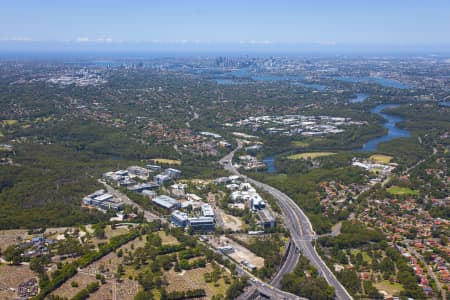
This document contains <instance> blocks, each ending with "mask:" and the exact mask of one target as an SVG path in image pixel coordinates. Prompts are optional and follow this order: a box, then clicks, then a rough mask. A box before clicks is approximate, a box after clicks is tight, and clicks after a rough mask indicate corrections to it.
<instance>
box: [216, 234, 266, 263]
mask: <svg viewBox="0 0 450 300" xmlns="http://www.w3.org/2000/svg"><path fill="white" fill-rule="evenodd" d="M209 241H210V243H211V244H212V245H213V247H215V248H218V247H223V246H231V247H233V248H234V252H233V253H230V254H228V255H229V256H230V257H231V258H233V259H234V260H235V261H237V262H238V263H240V262H241V261H244V260H246V261H248V262H250V263H251V264H253V265H254V266H256V267H257V268H258V269H259V268H262V267H264V258H262V257H259V256H257V255H256V254H255V253H253V252H251V251H250V250H248V249H247V248H245V247H244V246H241V245H240V244H238V243H236V242H235V241H233V240H231V239H229V238H227V237H225V236H221V237H219V238H216V237H213V238H211V239H210V240H209Z"/></svg>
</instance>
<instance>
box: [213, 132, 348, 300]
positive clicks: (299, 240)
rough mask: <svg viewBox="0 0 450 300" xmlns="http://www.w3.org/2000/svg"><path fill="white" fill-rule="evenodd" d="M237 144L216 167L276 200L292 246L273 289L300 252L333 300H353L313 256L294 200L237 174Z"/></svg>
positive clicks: (310, 234)
mask: <svg viewBox="0 0 450 300" xmlns="http://www.w3.org/2000/svg"><path fill="white" fill-rule="evenodd" d="M237 143H238V145H237V147H236V148H235V149H234V150H233V151H231V152H230V153H228V154H227V155H226V156H224V157H223V158H222V159H221V160H220V163H221V164H222V165H223V167H224V168H225V169H226V170H228V171H229V172H231V173H232V174H235V175H240V176H242V177H244V178H245V179H246V180H247V181H248V182H250V183H251V184H253V185H254V186H255V187H257V188H259V189H261V190H264V191H265V192H267V193H269V194H271V195H272V196H273V197H274V198H275V199H276V200H278V203H279V205H280V207H281V209H282V212H283V214H284V216H285V219H284V220H285V223H286V226H287V227H288V228H289V231H290V234H291V242H292V243H293V245H291V246H290V247H289V248H288V251H289V252H288V253H287V256H286V259H285V260H284V263H283V265H282V266H281V267H280V269H279V271H278V272H277V274H276V275H275V277H274V278H273V280H272V283H273V285H275V286H279V283H280V280H281V278H282V276H283V275H284V274H286V273H289V272H292V270H293V269H294V268H295V265H296V264H297V261H298V257H299V255H300V252H301V255H304V256H305V257H306V258H307V259H308V260H309V262H310V263H311V264H312V265H313V266H314V267H316V268H317V271H318V272H319V275H320V276H322V277H324V278H325V280H326V281H327V282H328V284H330V285H331V286H333V287H334V289H335V293H336V298H337V299H342V300H352V299H353V298H352V297H351V296H350V294H349V293H348V292H347V290H346V289H345V288H344V286H343V285H342V284H341V283H340V282H339V281H338V280H337V279H336V277H335V276H334V274H333V272H331V270H330V269H329V268H328V266H327V265H326V264H325V262H324V261H323V260H322V258H321V257H320V256H319V254H318V253H317V251H316V248H315V247H314V246H313V243H312V241H313V240H315V239H316V238H317V235H316V233H315V232H314V229H313V227H312V224H311V222H310V220H309V218H308V217H307V216H306V214H305V213H304V212H303V211H302V210H301V209H300V207H298V206H297V204H296V203H295V202H294V200H292V199H291V198H290V197H289V196H287V195H286V194H284V193H283V192H281V191H280V190H278V189H276V188H274V187H272V186H270V185H268V184H265V183H262V182H259V181H256V180H254V179H252V178H249V177H247V176H245V175H242V174H240V173H239V171H238V170H237V169H236V167H235V166H234V165H233V157H234V154H235V153H236V151H238V150H240V149H241V148H242V145H243V144H242V142H241V141H240V140H237ZM257 288H258V287H257ZM258 291H259V289H258ZM277 297H281V298H277ZM271 299H283V296H282V295H281V294H279V295H278V296H277V295H273V296H272V297H271Z"/></svg>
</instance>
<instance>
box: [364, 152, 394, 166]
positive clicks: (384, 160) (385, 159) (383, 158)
mask: <svg viewBox="0 0 450 300" xmlns="http://www.w3.org/2000/svg"><path fill="white" fill-rule="evenodd" d="M369 159H370V160H373V161H375V162H377V163H381V164H388V163H390V162H391V160H392V159H393V157H392V156H389V155H384V154H374V155H372V156H371V157H369Z"/></svg>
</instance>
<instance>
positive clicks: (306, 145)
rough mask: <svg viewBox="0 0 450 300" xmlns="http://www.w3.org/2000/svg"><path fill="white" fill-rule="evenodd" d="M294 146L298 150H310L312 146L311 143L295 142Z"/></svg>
mask: <svg viewBox="0 0 450 300" xmlns="http://www.w3.org/2000/svg"><path fill="white" fill-rule="evenodd" d="M292 145H294V146H295V147H297V148H308V147H309V146H310V143H308V142H305V141H293V142H292Z"/></svg>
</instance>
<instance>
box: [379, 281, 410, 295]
mask: <svg viewBox="0 0 450 300" xmlns="http://www.w3.org/2000/svg"><path fill="white" fill-rule="evenodd" d="M373 286H374V287H376V288H377V289H378V290H379V291H385V292H386V293H388V294H389V295H398V294H400V292H401V291H403V290H404V288H403V285H401V284H400V283H390V282H389V281H388V280H383V281H381V282H378V283H374V284H373Z"/></svg>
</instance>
